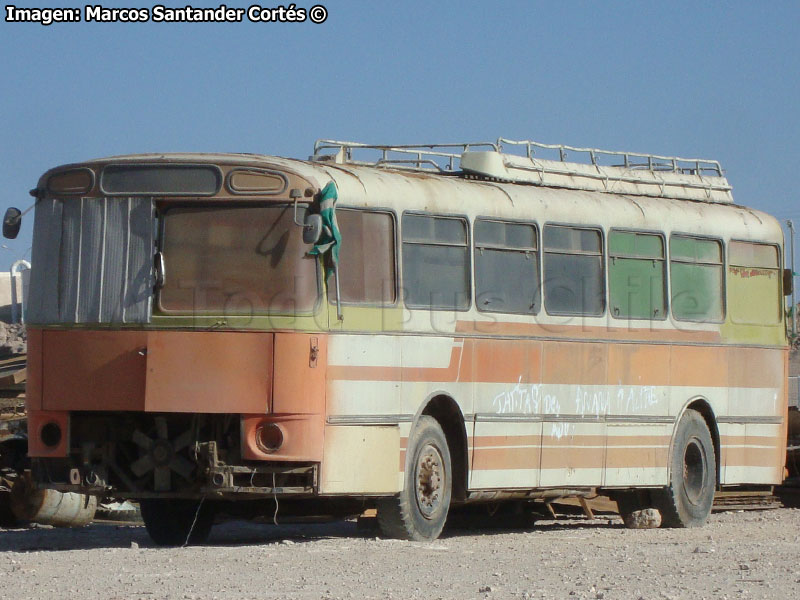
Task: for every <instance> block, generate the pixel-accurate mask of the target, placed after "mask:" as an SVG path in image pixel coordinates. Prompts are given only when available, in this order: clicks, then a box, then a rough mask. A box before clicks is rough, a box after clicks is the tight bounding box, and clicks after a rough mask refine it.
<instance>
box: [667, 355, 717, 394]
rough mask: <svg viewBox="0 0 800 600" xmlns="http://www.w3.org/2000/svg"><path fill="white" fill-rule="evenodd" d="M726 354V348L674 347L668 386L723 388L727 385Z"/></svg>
mask: <svg viewBox="0 0 800 600" xmlns="http://www.w3.org/2000/svg"><path fill="white" fill-rule="evenodd" d="M728 352H729V349H728V348H718V347H716V348H715V347H702V346H674V347H673V348H672V357H671V360H670V368H669V380H670V384H672V385H687V386H691V385H694V386H709V387H725V386H726V385H728Z"/></svg>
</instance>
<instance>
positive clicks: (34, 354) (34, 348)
mask: <svg viewBox="0 0 800 600" xmlns="http://www.w3.org/2000/svg"><path fill="white" fill-rule="evenodd" d="M42 337H43V336H42V330H41V329H28V360H27V365H26V366H27V371H26V382H25V405H26V406H27V409H28V412H30V411H32V410H42Z"/></svg>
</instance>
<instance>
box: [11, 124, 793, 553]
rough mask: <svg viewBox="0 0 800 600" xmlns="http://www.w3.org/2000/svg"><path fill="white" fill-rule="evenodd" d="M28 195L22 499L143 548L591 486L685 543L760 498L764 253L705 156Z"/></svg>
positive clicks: (266, 176)
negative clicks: (81, 514)
mask: <svg viewBox="0 0 800 600" xmlns="http://www.w3.org/2000/svg"><path fill="white" fill-rule="evenodd" d="M567 151H569V152H570V154H571V156H579V157H582V156H588V160H586V161H585V162H580V161H579V160H576V161H574V162H569V161H567V160H566V153H567ZM582 153H585V154H582ZM32 193H33V194H34V195H35V197H36V209H35V217H34V245H33V257H32V262H33V271H32V279H31V284H30V302H29V304H28V306H27V322H28V327H29V330H28V340H29V342H28V343H29V350H28V389H27V402H28V414H29V454H30V456H31V458H32V477H33V479H34V481H35V482H36V485H38V486H41V487H44V488H49V489H56V490H60V491H72V492H80V493H85V494H92V495H102V496H114V497H119V498H133V499H138V500H139V501H140V502H141V507H142V514H143V517H144V520H145V523H146V525H147V528H148V531H149V533H150V535H151V536H152V538H153V539H154V541H155V542H156V543H159V544H165V545H169V544H179V543H183V542H184V541H189V540H192V541H200V540H202V539H204V538H205V537H206V536H207V535H208V533H209V530H210V528H211V526H212V523H213V521H214V519H215V518H219V517H220V515H233V516H238V517H254V516H258V515H265V514H268V515H269V516H270V517H271V516H272V514H273V511H275V510H278V507H280V508H279V512H278V517H279V518H282V517H283V518H289V517H298V516H317V517H321V516H344V515H353V514H359V513H360V512H361V511H362V510H364V509H366V508H376V509H377V514H378V522H379V525H380V527H381V528H382V531H383V533H384V534H385V535H388V536H393V537H400V538H407V539H418V540H425V539H434V538H436V537H437V536H438V535H439V533H440V532H441V530H442V527H443V525H444V524H445V520H446V518H447V516H448V511H449V510H450V509H451V507H453V509H454V510H461V509H463V508H464V507H469V506H470V505H472V506H474V505H479V504H481V503H500V502H505V506H506V507H508V506H509V505H512V504H513V506H514V507H515V510H517V511H518V514H519V518H520V520H521V522H522V520H523V517H524V515H525V514H526V511H529V510H530V509H531V506H532V505H535V504H536V503H537V502H541V501H542V500H548V499H552V498H556V497H563V496H570V495H572V496H582V495H584V496H585V495H587V494H590V493H596V492H602V493H605V494H608V495H610V496H611V497H612V498H614V499H615V500H616V501H617V502H618V505H619V507H620V511H621V513H622V514H623V516H626V515H630V514H632V513H634V512H635V511H638V510H642V509H645V508H657V509H658V510H659V511H660V512H661V515H662V523H663V525H665V526H675V527H690V526H697V525H701V524H702V523H704V521H705V520H706V518H707V516H708V514H709V512H710V509H711V504H712V501H713V496H714V493H715V490H718V489H722V488H728V487H734V486H750V489H753V486H764V487H767V486H770V485H773V484H777V483H779V482H780V481H781V480H782V478H783V467H784V454H785V442H786V411H787V389H786V387H787V386H786V369H787V355H788V350H787V335H786V320H785V314H784V312H785V311H784V306H783V294H784V292H785V291H787V290H786V289H785V288H787V287H788V283H786V281H784V274H783V273H782V268H783V264H782V262H783V250H782V246H783V236H782V232H781V228H780V226H779V224H778V222H777V221H776V220H775V219H774V218H772V217H771V216H769V215H766V214H764V213H761V212H758V211H755V210H751V209H748V208H744V207H742V206H738V205H736V204H734V203H733V198H732V196H731V188H730V186H729V184H728V182H727V181H726V179H725V178H724V176H723V171H722V168H721V167H720V165H719V163H717V162H715V161H701V160H695V159H691V160H685V159H679V158H671V157H660V156H654V155H641V154H631V153H615V152H604V151H598V150H588V149H580V148H568V147H565V146H545V145H541V144H537V143H535V142H513V141H510V140H504V139H500V140H499V141H498V142H496V143H488V144H462V145H441V146H417V147H411V146H366V145H363V144H357V143H349V142H333V141H321V142H318V143H317V145H316V146H315V151H314V156H312V157H311V158H310V159H309V160H308V161H304V160H293V159H285V158H278V157H272V156H254V155H235V154H172V155H135V156H121V157H113V158H106V159H100V160H92V161H87V162H84V163H80V164H71V165H67V166H62V167H58V168H56V169H53V170H51V171H48V172H47V173H45V174H44V175H43V176H42V178H41V179H40V181H39V183H38V186H37V187H36V189H35V190H34V191H33V192H32ZM15 218H16V220H17V226H18V220H19V212H18V211H17V212H16V213H15V214H12V215H11V216H10V217H9V218H7V224H9V223H11V224H13V221H14V219H15Z"/></svg>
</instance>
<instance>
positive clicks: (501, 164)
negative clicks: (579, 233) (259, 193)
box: [309, 137, 733, 203]
mask: <svg viewBox="0 0 800 600" xmlns="http://www.w3.org/2000/svg"><path fill="white" fill-rule="evenodd" d="M509 151H510V152H509ZM570 155H578V156H577V157H576V158H577V159H578V160H572V156H570ZM568 156H569V158H570V160H568V159H567V157H568ZM309 159H310V160H312V161H318V162H332V163H336V164H350V165H358V166H369V167H385V168H392V169H407V170H412V171H425V172H429V173H430V172H432V173H439V174H459V175H462V176H464V177H466V178H470V179H485V180H491V181H498V182H509V183H522V184H529V185H538V186H542V187H555V188H565V189H573V190H584V191H597V192H607V193H615V194H629V195H633V196H650V197H655V198H670V199H677V200H696V201H701V202H725V203H730V202H733V196H732V195H731V186H730V184H729V183H728V181H727V179H725V174H724V171H723V169H722V165H720V163H719V162H718V161H716V160H708V159H703V158H681V157H678V156H661V155H658V154H644V153H641V152H617V151H613V150H600V149H598V148H579V147H576V146H567V145H563V144H543V143H541V142H535V141H532V140H511V139H507V138H502V137H501V138H498V139H497V141H496V142H470V143H455V144H449V143H445V144H393V145H382V144H362V143H360V142H343V141H336V140H317V141H316V142H315V143H314V155H313V156H311V157H310V158H309ZM580 159H583V160H582V161H581V160H580Z"/></svg>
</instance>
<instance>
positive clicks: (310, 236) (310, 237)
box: [303, 215, 322, 244]
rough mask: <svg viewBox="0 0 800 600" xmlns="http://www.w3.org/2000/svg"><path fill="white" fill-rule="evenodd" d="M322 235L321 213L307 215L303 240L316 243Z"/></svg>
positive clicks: (307, 242)
mask: <svg viewBox="0 0 800 600" xmlns="http://www.w3.org/2000/svg"><path fill="white" fill-rule="evenodd" d="M321 235H322V217H321V216H320V215H306V218H305V223H303V241H304V242H305V243H306V244H316V243H317V242H318V241H319V238H320V236H321Z"/></svg>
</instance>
